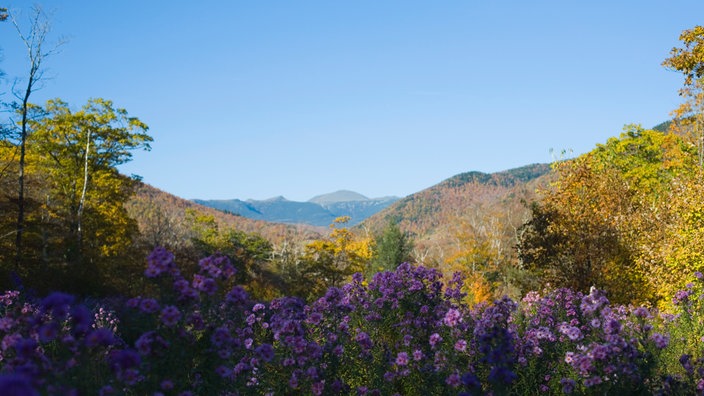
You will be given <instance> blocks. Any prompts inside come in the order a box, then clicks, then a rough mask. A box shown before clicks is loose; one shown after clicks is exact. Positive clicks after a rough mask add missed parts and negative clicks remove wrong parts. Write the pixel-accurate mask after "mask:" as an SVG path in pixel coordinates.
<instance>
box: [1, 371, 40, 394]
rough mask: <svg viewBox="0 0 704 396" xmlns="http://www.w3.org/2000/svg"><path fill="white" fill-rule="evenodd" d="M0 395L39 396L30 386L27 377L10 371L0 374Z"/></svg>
mask: <svg viewBox="0 0 704 396" xmlns="http://www.w3.org/2000/svg"><path fill="white" fill-rule="evenodd" d="M0 395H8V396H9V395H15V396H34V395H36V396H39V392H37V391H36V390H35V389H34V388H33V387H32V383H31V382H30V380H29V378H27V377H25V376H24V375H20V374H15V373H10V374H0Z"/></svg>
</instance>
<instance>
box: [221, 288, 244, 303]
mask: <svg viewBox="0 0 704 396" xmlns="http://www.w3.org/2000/svg"><path fill="white" fill-rule="evenodd" d="M247 298H248V296H247V292H246V291H245V290H244V289H243V288H242V287H241V286H235V287H233V288H232V290H230V291H229V292H228V293H227V295H226V296H225V301H226V302H227V303H228V304H233V305H240V304H243V303H244V302H246V301H247Z"/></svg>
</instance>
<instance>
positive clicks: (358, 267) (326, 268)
mask: <svg viewBox="0 0 704 396" xmlns="http://www.w3.org/2000/svg"><path fill="white" fill-rule="evenodd" d="M349 220H350V218H349V217H347V216H343V217H339V218H337V219H335V221H334V222H333V223H332V224H331V225H330V228H331V232H330V235H329V236H328V237H327V238H324V239H320V240H315V241H312V242H310V243H308V244H307V245H306V246H305V250H304V253H303V261H304V262H305V263H306V271H305V273H306V277H307V279H308V282H310V284H311V285H310V286H311V287H310V291H311V296H315V295H319V294H321V293H322V292H324V291H325V290H326V289H327V288H328V287H339V286H341V285H342V284H343V283H344V282H346V281H348V280H349V277H350V276H351V275H352V274H354V273H356V272H364V271H365V269H366V268H367V266H368V265H369V263H370V261H371V259H372V257H373V254H374V249H373V239H372V238H371V237H369V236H356V235H355V234H354V233H352V231H350V230H349V229H347V228H346V227H341V226H343V225H344V224H346V223H347V222H348V221H349Z"/></svg>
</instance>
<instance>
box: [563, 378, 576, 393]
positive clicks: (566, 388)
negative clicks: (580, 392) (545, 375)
mask: <svg viewBox="0 0 704 396" xmlns="http://www.w3.org/2000/svg"><path fill="white" fill-rule="evenodd" d="M560 385H562V392H563V393H564V394H566V395H569V394H571V393H572V392H574V388H575V385H576V383H575V382H574V380H573V379H571V378H563V379H561V380H560Z"/></svg>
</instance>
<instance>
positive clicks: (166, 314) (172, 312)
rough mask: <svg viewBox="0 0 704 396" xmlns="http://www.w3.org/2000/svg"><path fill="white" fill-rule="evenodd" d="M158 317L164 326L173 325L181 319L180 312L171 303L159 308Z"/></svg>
mask: <svg viewBox="0 0 704 396" xmlns="http://www.w3.org/2000/svg"><path fill="white" fill-rule="evenodd" d="M159 318H160V319H161V323H163V324H164V325H165V326H168V327H173V326H175V325H176V323H178V321H179V320H181V312H180V311H179V310H178V308H176V307H174V306H173V305H169V306H167V307H164V309H162V310H161V315H160V316H159Z"/></svg>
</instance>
